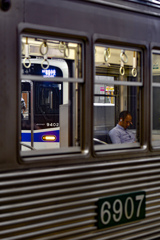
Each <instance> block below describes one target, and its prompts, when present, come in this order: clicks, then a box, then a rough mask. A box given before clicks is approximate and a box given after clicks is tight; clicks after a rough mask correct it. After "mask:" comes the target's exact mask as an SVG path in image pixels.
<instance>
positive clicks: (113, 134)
mask: <svg viewBox="0 0 160 240" xmlns="http://www.w3.org/2000/svg"><path fill="white" fill-rule="evenodd" d="M109 136H110V138H111V141H112V143H121V138H120V133H119V132H118V131H116V129H112V130H111V131H110V132H109Z"/></svg>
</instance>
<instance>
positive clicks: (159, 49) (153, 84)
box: [150, 44, 160, 152]
mask: <svg viewBox="0 0 160 240" xmlns="http://www.w3.org/2000/svg"><path fill="white" fill-rule="evenodd" d="M154 53H157V54H158V55H159V56H160V46H158V45H157V44H152V45H151V51H150V54H151V56H150V63H151V65H150V66H151V69H150V73H151V74H150V77H151V88H150V96H151V101H150V103H151V104H150V112H151V114H150V116H151V119H150V122H151V124H150V146H151V151H153V152H156V151H160V146H158V145H155V146H153V141H152V135H153V134H152V131H153V88H154V87H158V88H160V82H159V83H156V82H153V68H152V66H153V57H152V55H153V54H154ZM159 142H160V141H159Z"/></svg>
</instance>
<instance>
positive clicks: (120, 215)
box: [97, 191, 146, 229]
mask: <svg viewBox="0 0 160 240" xmlns="http://www.w3.org/2000/svg"><path fill="white" fill-rule="evenodd" d="M97 206H98V221H97V226H98V228H99V229H102V228H107V227H112V226H116V225H120V224H124V223H129V222H133V221H138V220H141V219H144V218H145V206H146V193H145V192H144V191H140V192H134V193H128V194H123V195H116V196H111V197H106V198H101V199H99V200H98V202H97Z"/></svg>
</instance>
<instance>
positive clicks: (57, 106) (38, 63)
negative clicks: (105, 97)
mask: <svg viewBox="0 0 160 240" xmlns="http://www.w3.org/2000/svg"><path fill="white" fill-rule="evenodd" d="M21 42H22V47H21V48H22V50H21V52H22V54H21V133H20V134H21V142H20V145H21V150H22V151H27V150H38V149H39V150H40V149H48V148H49V149H52V148H57V149H59V148H66V147H67V148H68V147H73V146H79V145H80V114H81V113H80V86H79V85H80V82H82V44H81V43H77V42H67V41H66V42H64V41H62V40H57V39H54V40H53V39H43V38H40V37H39V38H38V37H35V38H34V37H28V36H26V37H24V36H22V38H21Z"/></svg>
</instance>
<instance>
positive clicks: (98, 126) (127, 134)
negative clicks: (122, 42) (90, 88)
mask: <svg viewBox="0 0 160 240" xmlns="http://www.w3.org/2000/svg"><path fill="white" fill-rule="evenodd" d="M141 61H142V53H141V50H136V49H127V48H123V49H122V48H118V47H117V48H116V47H113V48H112V47H110V46H102V45H98V44H97V45H95V83H94V135H93V137H94V148H95V150H96V151H98V150H102V149H115V148H116V149H119V148H124V147H125V148H130V147H139V146H140V136H139V125H140V123H139V112H140V92H141V91H140V90H141V86H142V84H143V82H142V77H141V76H142V74H141V71H142V70H141ZM120 143H121V144H120Z"/></svg>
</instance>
